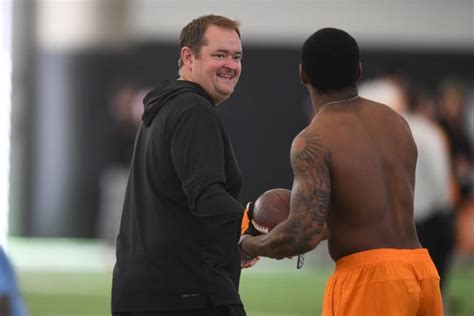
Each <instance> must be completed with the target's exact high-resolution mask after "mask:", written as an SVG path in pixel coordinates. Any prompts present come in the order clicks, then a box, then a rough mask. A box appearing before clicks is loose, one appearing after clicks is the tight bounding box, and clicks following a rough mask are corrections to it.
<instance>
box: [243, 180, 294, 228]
mask: <svg viewBox="0 0 474 316" xmlns="http://www.w3.org/2000/svg"><path fill="white" fill-rule="evenodd" d="M290 196H291V191H290V190H287V189H272V190H268V191H266V192H265V193H263V194H262V195H260V197H259V198H258V199H257V200H256V201H255V205H254V208H253V218H252V224H253V226H254V227H255V228H256V229H257V230H258V231H259V232H260V233H263V234H266V233H268V232H269V231H271V230H272V229H273V228H274V227H275V226H276V225H278V224H279V223H281V222H283V221H284V220H286V219H287V218H288V215H289V214H290Z"/></svg>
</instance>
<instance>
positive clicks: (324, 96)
mask: <svg viewBox="0 0 474 316" xmlns="http://www.w3.org/2000/svg"><path fill="white" fill-rule="evenodd" d="M310 95H311V99H312V100H313V105H314V108H315V110H316V112H319V111H321V110H322V109H323V108H326V107H328V106H331V105H332V104H341V103H348V102H352V101H354V100H357V99H358V98H359V94H358V92H357V88H347V89H342V90H337V91H334V92H330V93H319V92H318V91H316V90H314V89H312V90H311V92H310Z"/></svg>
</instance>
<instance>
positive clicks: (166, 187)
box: [112, 80, 243, 312]
mask: <svg viewBox="0 0 474 316" xmlns="http://www.w3.org/2000/svg"><path fill="white" fill-rule="evenodd" d="M144 104H145V112H144V114H143V124H142V125H141V126H140V128H139V130H138V134H137V137H136V140H135V149H134V154H133V160H132V163H131V167H130V174H129V179H128V185H127V191H126V196H125V202H124V206H123V213H122V220H121V225H120V232H119V236H118V238H117V263H116V265H115V268H114V275H113V284H112V311H113V312H133V311H163V310H185V309H199V308H203V307H207V306H208V304H210V303H211V304H213V305H215V306H219V305H227V304H242V303H241V301H240V297H239V294H238V285H239V277H240V259H239V254H238V248H237V242H238V239H239V234H240V220H241V218H242V214H243V207H242V205H241V204H240V203H239V202H238V200H237V199H238V195H239V192H240V185H241V177H240V171H239V167H238V165H237V161H236V159H235V156H234V153H233V150H232V146H231V143H230V139H229V137H228V135H227V133H226V131H225V129H224V126H223V123H222V120H221V118H220V117H219V115H218V113H217V111H216V107H215V105H214V104H213V103H212V99H211V97H210V96H209V95H208V94H207V93H206V92H205V91H204V90H203V89H202V88H201V87H200V86H199V85H198V84H196V83H192V82H188V81H180V80H176V81H167V82H165V84H164V85H163V87H162V88H160V89H156V90H154V91H152V92H150V93H149V94H148V95H147V96H146V97H145V99H144Z"/></svg>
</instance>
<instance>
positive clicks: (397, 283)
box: [323, 249, 443, 316]
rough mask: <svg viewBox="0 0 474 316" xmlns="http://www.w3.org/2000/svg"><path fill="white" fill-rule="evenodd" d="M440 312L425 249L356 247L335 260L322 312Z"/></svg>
mask: <svg viewBox="0 0 474 316" xmlns="http://www.w3.org/2000/svg"><path fill="white" fill-rule="evenodd" d="M329 315H331V316H335V315H344V316H352V315H354V316H360V315H363V316H372V315H374V316H375V315H376V316H380V315H384V316H392V315H393V316H403V315H407V316H408V315H417V316H418V315H419V316H421V315H426V316H438V315H443V304H442V301H441V291H440V287H439V275H438V272H437V270H436V267H435V266H434V264H433V261H432V260H431V258H430V255H429V254H428V251H427V250H426V249H413V250H409V249H376V250H368V251H362V252H359V253H355V254H352V255H349V256H346V257H343V258H340V259H339V260H337V262H336V270H335V271H334V273H333V274H332V275H331V277H330V278H329V280H328V282H327V285H326V289H325V292H324V302H323V316H329Z"/></svg>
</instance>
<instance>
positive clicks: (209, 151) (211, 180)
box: [170, 104, 243, 216]
mask: <svg viewBox="0 0 474 316" xmlns="http://www.w3.org/2000/svg"><path fill="white" fill-rule="evenodd" d="M170 136H171V137H170V149H171V150H170V152H171V159H172V161H173V165H174V168H175V170H176V172H177V174H178V177H179V178H180V180H181V184H182V189H183V192H184V194H185V195H186V197H187V200H188V206H189V209H190V211H191V213H192V214H193V215H196V216H215V215H223V214H234V215H236V216H240V215H241V213H242V211H243V210H242V206H241V205H240V203H239V202H238V201H236V200H235V199H234V198H233V197H232V196H231V195H230V194H229V193H228V192H227V191H226V177H225V159H226V155H225V149H226V148H225V147H226V146H225V141H226V140H225V132H224V130H223V126H222V123H221V121H220V117H219V115H218V113H217V112H216V110H215V109H214V108H213V107H211V106H209V105H207V104H195V105H192V106H189V107H188V108H187V109H186V110H185V111H183V112H181V113H180V115H179V117H178V118H177V119H176V122H175V124H174V125H173V128H172V134H171V135H170Z"/></svg>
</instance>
